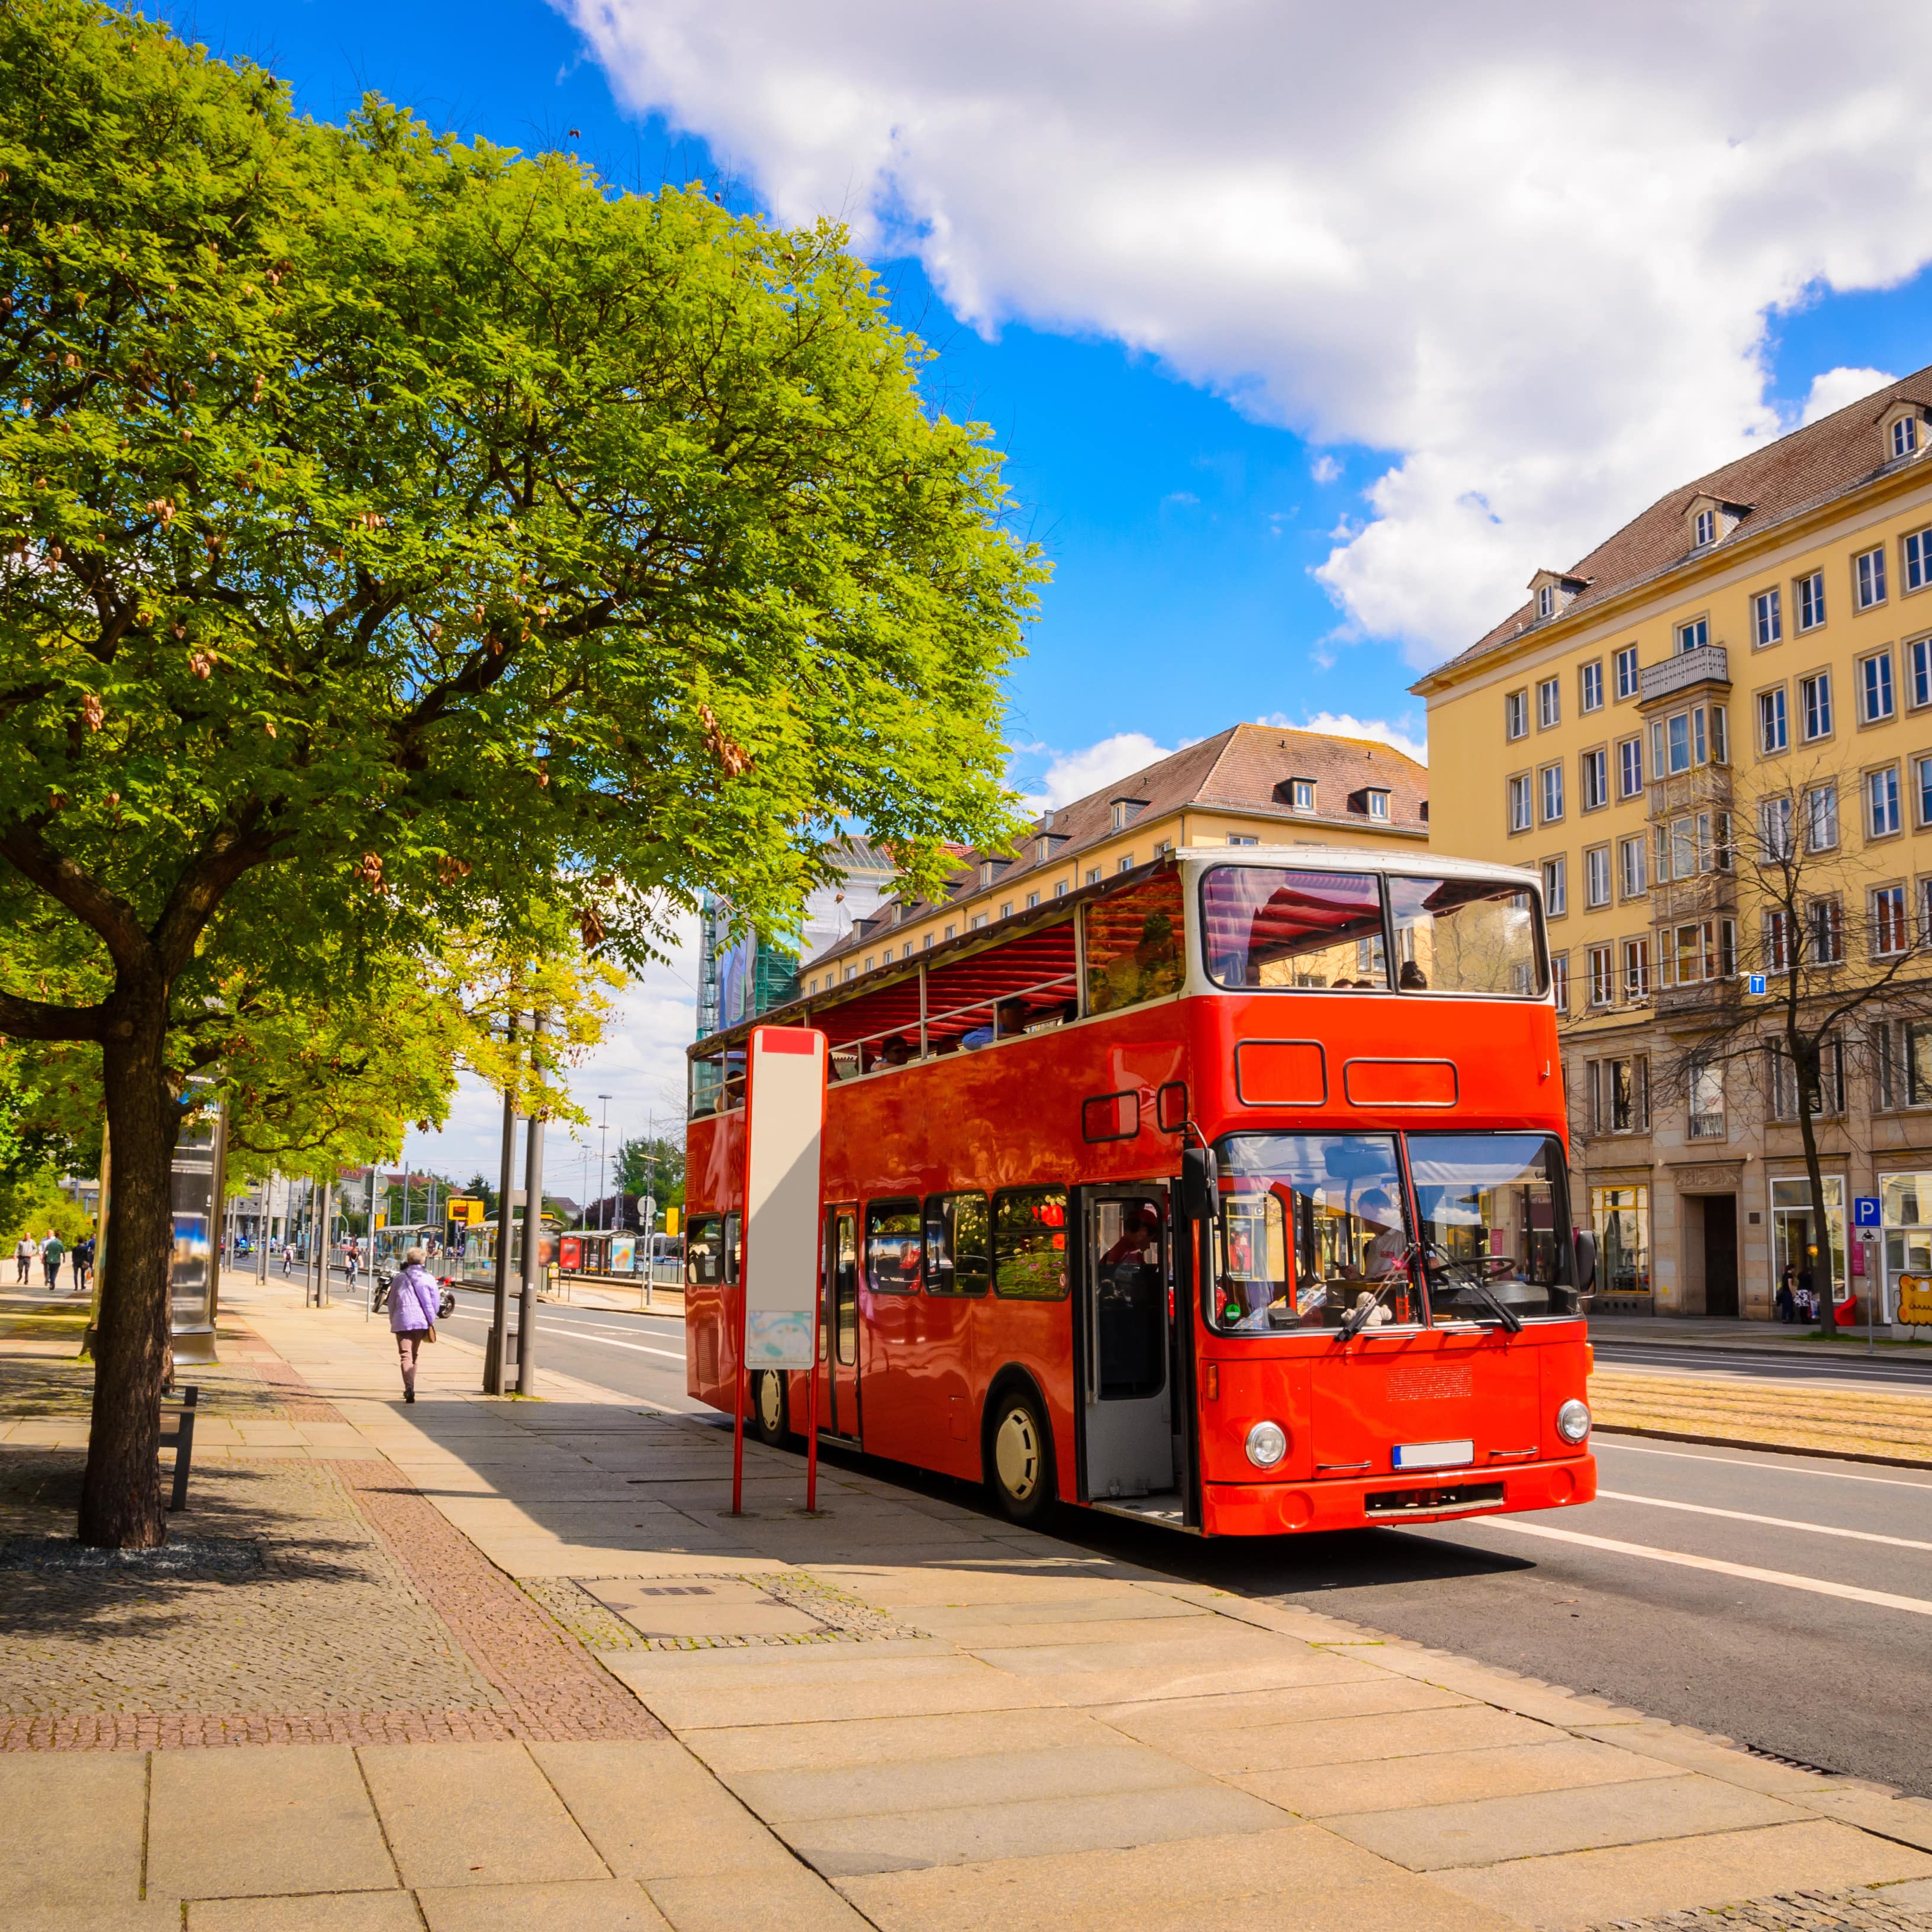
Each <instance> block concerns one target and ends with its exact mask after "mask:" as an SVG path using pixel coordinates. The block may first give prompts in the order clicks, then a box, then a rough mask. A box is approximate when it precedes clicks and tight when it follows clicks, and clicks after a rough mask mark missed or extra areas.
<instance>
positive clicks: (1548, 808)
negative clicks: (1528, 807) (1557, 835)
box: [1538, 765, 1563, 825]
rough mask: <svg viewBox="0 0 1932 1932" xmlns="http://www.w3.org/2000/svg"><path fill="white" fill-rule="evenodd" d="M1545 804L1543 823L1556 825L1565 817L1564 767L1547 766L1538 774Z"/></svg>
mask: <svg viewBox="0 0 1932 1932" xmlns="http://www.w3.org/2000/svg"><path fill="white" fill-rule="evenodd" d="M1538 784H1539V787H1540V790H1541V796H1542V802H1543V822H1544V824H1546V825H1554V824H1555V823H1556V821H1557V820H1559V818H1561V817H1562V816H1563V767H1562V766H1561V765H1545V766H1544V768H1543V769H1542V770H1541V772H1539V773H1538Z"/></svg>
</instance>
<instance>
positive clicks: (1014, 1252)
mask: <svg viewBox="0 0 1932 1932" xmlns="http://www.w3.org/2000/svg"><path fill="white" fill-rule="evenodd" d="M993 1292H994V1293H995V1295H1002V1296H1004V1297H1006V1298H1007V1299H1008V1300H1011V1301H1063V1300H1064V1299H1065V1298H1066V1295H1067V1190H1066V1189H1065V1188H1064V1187H1003V1188H1001V1190H1000V1191H999V1193H997V1194H996V1195H995V1196H993Z"/></svg>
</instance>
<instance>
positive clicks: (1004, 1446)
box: [986, 1388, 1053, 1523]
mask: <svg viewBox="0 0 1932 1932" xmlns="http://www.w3.org/2000/svg"><path fill="white" fill-rule="evenodd" d="M986 1447H987V1455H986V1475H987V1485H988V1487H989V1488H990V1489H991V1490H992V1493H993V1500H994V1502H995V1503H996V1504H997V1505H998V1506H999V1511H1000V1514H1001V1515H1002V1516H1004V1517H1006V1518H1007V1520H1008V1521H1009V1522H1011V1523H1038V1522H1039V1521H1040V1520H1041V1519H1042V1518H1043V1517H1044V1516H1045V1515H1046V1513H1047V1511H1049V1509H1050V1508H1052V1505H1053V1440H1052V1437H1051V1436H1049V1435H1048V1433H1047V1429H1046V1418H1045V1417H1044V1416H1043V1415H1041V1413H1040V1402H1039V1399H1038V1398H1037V1397H1036V1396H1035V1395H1034V1394H1033V1392H1032V1391H1031V1390H1030V1389H1025V1388H1014V1389H1010V1390H1008V1391H1007V1393H1006V1394H1004V1395H1003V1396H1002V1397H1001V1398H1000V1399H999V1400H998V1402H997V1403H995V1404H994V1406H993V1423H992V1428H991V1430H989V1432H988V1436H987V1445H986Z"/></svg>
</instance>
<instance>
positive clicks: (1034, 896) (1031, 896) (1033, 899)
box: [1027, 892, 1040, 912]
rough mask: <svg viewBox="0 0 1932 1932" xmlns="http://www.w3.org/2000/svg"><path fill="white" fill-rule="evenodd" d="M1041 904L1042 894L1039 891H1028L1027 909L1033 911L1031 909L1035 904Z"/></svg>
mask: <svg viewBox="0 0 1932 1932" xmlns="http://www.w3.org/2000/svg"><path fill="white" fill-rule="evenodd" d="M1038 904H1040V895H1039V893H1037V892H1028V894H1027V910H1028V912H1031V911H1032V910H1033V909H1034V907H1035V906H1037V905H1038Z"/></svg>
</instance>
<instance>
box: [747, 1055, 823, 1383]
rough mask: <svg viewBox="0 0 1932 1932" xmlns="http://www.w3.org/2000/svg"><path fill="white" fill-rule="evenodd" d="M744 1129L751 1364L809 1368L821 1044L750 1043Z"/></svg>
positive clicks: (820, 1145)
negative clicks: (748, 1082)
mask: <svg viewBox="0 0 1932 1932" xmlns="http://www.w3.org/2000/svg"><path fill="white" fill-rule="evenodd" d="M748 1073H749V1074H750V1085H749V1086H748V1089H747V1091H746V1095H745V1262H744V1268H745V1366H746V1367H748V1368H765V1369H808V1368H810V1367H811V1366H812V1363H813V1360H814V1356H815V1354H816V1349H815V1346H814V1344H815V1340H816V1335H817V1322H816V1319H815V1318H816V1316H817V1306H818V1174H819V1157H820V1151H821V1150H822V1148H823V1145H824V1139H825V1036H824V1034H822V1033H820V1032H819V1031H817V1029H816V1028H811V1027H758V1028H754V1031H753V1032H752V1034H751V1054H750V1064H749V1067H748Z"/></svg>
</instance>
